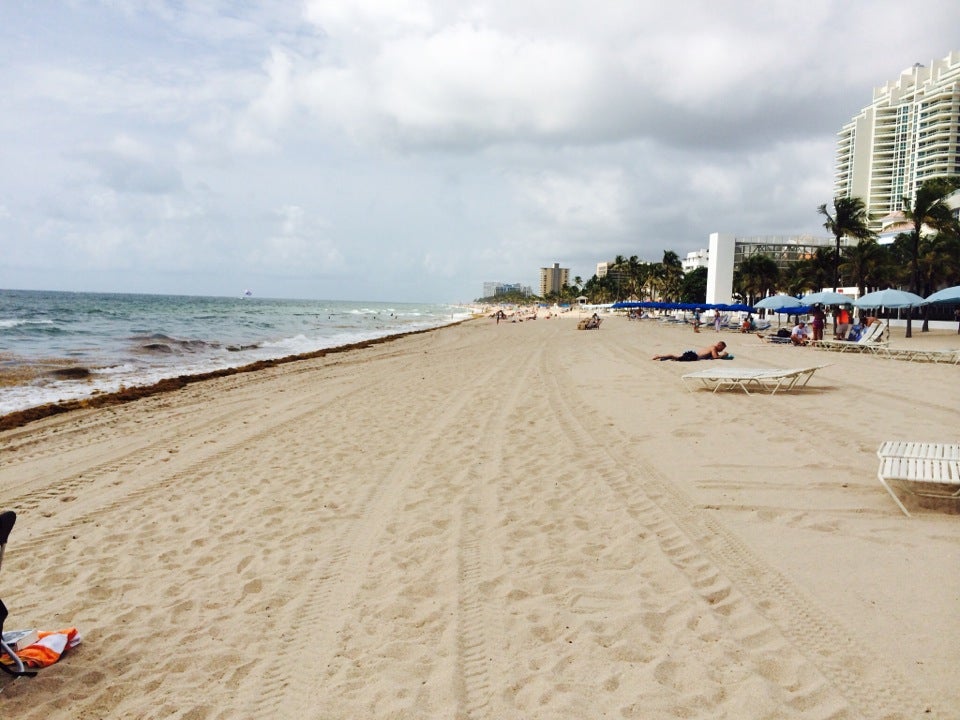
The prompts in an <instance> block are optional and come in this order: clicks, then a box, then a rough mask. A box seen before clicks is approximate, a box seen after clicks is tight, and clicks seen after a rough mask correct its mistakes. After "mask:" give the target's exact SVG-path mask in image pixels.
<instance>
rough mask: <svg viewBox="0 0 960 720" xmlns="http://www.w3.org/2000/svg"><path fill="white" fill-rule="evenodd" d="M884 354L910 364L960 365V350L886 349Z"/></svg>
mask: <svg viewBox="0 0 960 720" xmlns="http://www.w3.org/2000/svg"><path fill="white" fill-rule="evenodd" d="M883 354H884V355H885V356H887V357H891V358H896V359H897V360H909V361H910V362H932V363H941V362H942V363H952V364H953V365H960V350H930V349H921V348H907V347H902V348H890V347H888V348H885V349H884V350H883Z"/></svg>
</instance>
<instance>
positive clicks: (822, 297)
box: [800, 290, 853, 305]
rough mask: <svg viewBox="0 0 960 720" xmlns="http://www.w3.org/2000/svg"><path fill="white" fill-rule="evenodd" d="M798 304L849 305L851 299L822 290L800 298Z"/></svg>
mask: <svg viewBox="0 0 960 720" xmlns="http://www.w3.org/2000/svg"><path fill="white" fill-rule="evenodd" d="M800 302H802V303H803V304H804V305H850V304H851V303H852V302H853V298H852V297H847V296H846V295H842V294H841V293H838V292H833V291H832V290H824V291H823V292H815V293H810V294H809V295H804V296H803V297H802V298H800Z"/></svg>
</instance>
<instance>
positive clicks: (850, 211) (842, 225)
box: [817, 197, 876, 291]
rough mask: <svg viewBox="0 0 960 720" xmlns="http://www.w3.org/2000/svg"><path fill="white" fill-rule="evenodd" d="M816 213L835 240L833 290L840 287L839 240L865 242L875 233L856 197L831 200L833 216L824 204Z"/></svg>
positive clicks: (864, 207) (864, 208) (863, 206)
mask: <svg viewBox="0 0 960 720" xmlns="http://www.w3.org/2000/svg"><path fill="white" fill-rule="evenodd" d="M817 212H818V213H820V214H821V215H823V216H824V217H825V218H826V220H824V222H823V226H824V227H825V228H826V229H827V230H829V231H830V232H831V233H832V234H833V236H834V237H835V238H836V240H837V247H836V251H835V254H834V256H833V289H834V291H837V290H839V289H840V287H841V282H840V240H841V238H844V237H852V238H856V239H857V240H867V239H871V238H874V237H876V233H874V232H873V230H871V229H870V227H869V225H868V224H867V208H866V205H864V203H863V200H861V199H860V198H856V197H838V198H834V199H833V215H831V214H830V211H829V209H828V208H827V206H826V204H823V205H821V206H820V207H818V208H817Z"/></svg>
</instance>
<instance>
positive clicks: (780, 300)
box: [754, 295, 803, 311]
mask: <svg viewBox="0 0 960 720" xmlns="http://www.w3.org/2000/svg"><path fill="white" fill-rule="evenodd" d="M802 304H803V303H801V302H800V301H799V300H797V299H796V298H795V297H793V296H792V295H771V296H770V297H765V298H764V299H763V300H761V301H760V302H758V303H757V304H756V305H754V307H755V308H757V309H758V310H760V309H764V310H777V311H779V310H780V309H781V308H790V307H799V306H800V305H802Z"/></svg>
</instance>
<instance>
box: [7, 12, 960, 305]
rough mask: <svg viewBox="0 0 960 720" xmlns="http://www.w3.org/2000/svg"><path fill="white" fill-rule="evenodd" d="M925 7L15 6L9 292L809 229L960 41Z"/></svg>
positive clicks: (375, 270)
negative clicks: (39, 281) (851, 165)
mask: <svg viewBox="0 0 960 720" xmlns="http://www.w3.org/2000/svg"><path fill="white" fill-rule="evenodd" d="M909 14H910V16H911V17H923V18H936V19H937V20H936V22H925V23H916V24H913V23H908V22H904V23H900V24H899V25H898V26H897V28H896V40H895V41H891V39H890V38H891V37H892V36H891V35H890V20H889V18H890V17H903V9H902V4H900V3H896V4H895V3H894V2H893V1H892V0H875V1H874V2H870V3H867V2H865V1H864V0H857V1H856V2H841V0H810V2H807V3H803V4H798V3H796V2H794V0H789V1H788V0H770V1H769V2H763V3H760V2H749V1H747V0H742V1H736V0H728V1H724V2H717V1H716V0H712V1H708V0H689V1H688V2H683V3H666V4H665V3H661V2H653V1H652V0H642V1H640V2H635V3H625V2H613V1H606V2H599V3H597V2H586V1H585V0H553V1H551V2H547V1H546V0H525V1H524V2H516V0H471V1H470V2H468V3H462V2H453V1H452V0H378V2H367V1H365V0H308V1H307V2H301V1H300V0H288V1H283V2H278V3H270V4H266V5H262V4H256V3H252V4H251V3H241V2H233V1H232V0H211V2H207V3H186V4H185V3H179V2H173V1H172V0H169V1H168V0H149V1H148V2H141V3H135V4H123V3H120V4H117V3H68V4H64V5H63V6H61V7H59V8H58V11H57V12H50V11H49V8H45V6H44V5H43V4H39V5H33V4H29V3H27V4H24V3H20V4H10V3H7V4H2V5H0V48H2V50H0V53H2V55H3V59H4V62H3V63H0V92H2V93H3V97H4V103H5V112H4V113H2V114H0V133H3V136H4V140H5V142H4V163H3V164H2V166H0V220H2V221H3V224H4V232H5V234H7V233H13V235H15V236H16V237H18V238H20V239H21V242H19V243H17V246H16V247H14V248H13V249H12V250H10V251H7V249H6V248H5V257H4V260H5V263H4V265H3V266H2V267H0V286H2V285H13V284H16V278H18V277H20V276H21V275H22V273H23V272H25V271H27V270H29V271H30V273H31V277H45V278H48V280H47V284H48V286H49V287H51V288H58V287H59V288H69V287H70V286H71V285H70V284H71V282H73V281H74V279H75V277H76V272H75V271H74V269H75V268H77V267H83V268H86V269H89V270H91V271H92V270H94V269H95V268H97V267H101V268H121V267H122V268H123V273H124V277H126V278H129V279H130V280H129V282H130V283H131V284H132V285H135V283H136V282H138V281H139V282H142V283H143V286H144V287H145V288H146V287H149V288H150V289H151V290H154V291H162V290H164V289H166V290H167V291H170V292H209V291H210V290H211V288H212V287H215V286H216V282H217V281H218V279H220V278H226V279H224V280H223V282H227V281H228V280H229V279H230V277H229V276H241V277H247V276H249V275H250V274H254V273H258V272H262V273H269V275H270V277H269V278H267V277H264V278H263V279H262V285H261V281H257V283H256V284H257V292H258V294H259V295H267V294H271V293H272V294H280V295H283V294H287V293H288V292H294V290H292V289H291V288H294V287H296V288H305V287H310V286H311V285H310V283H308V282H304V283H303V284H300V285H297V284H296V283H294V282H293V281H292V280H291V279H292V278H301V279H302V278H305V277H307V276H308V275H309V274H310V273H314V274H322V275H323V276H324V277H325V279H326V280H328V281H329V283H328V284H327V285H326V286H328V287H339V288H345V289H347V290H346V292H349V293H350V295H349V296H348V297H358V298H365V299H371V298H373V299H375V298H377V297H382V298H384V299H397V300H400V299H407V298H409V299H451V298H462V297H467V296H470V295H473V294H477V293H478V292H479V290H480V283H481V282H482V281H483V280H484V279H498V280H502V281H507V282H513V281H517V282H524V283H526V284H531V285H533V284H535V281H536V273H537V269H538V268H539V267H541V266H543V265H545V264H548V263H552V262H554V261H562V262H564V263H565V264H569V265H570V266H571V269H572V270H573V273H574V274H579V275H583V276H588V275H590V274H592V272H593V269H594V267H595V264H596V262H597V261H598V260H603V259H609V258H610V257H612V256H613V255H615V254H624V255H633V254H637V255H640V256H641V257H645V258H648V259H655V258H658V257H660V256H661V255H662V252H663V250H664V249H665V248H669V249H673V250H676V251H677V252H678V253H680V254H683V253H684V252H686V251H687V250H691V249H695V248H697V247H700V246H702V245H703V244H704V243H705V242H706V237H707V235H708V233H709V232H711V231H713V230H724V231H730V232H736V233H744V234H772V233H782V232H819V231H820V230H821V228H820V222H819V218H818V216H817V215H816V212H815V208H816V206H817V205H818V204H819V203H821V202H825V201H827V200H829V198H830V196H831V194H832V175H833V155H834V142H835V133H836V132H837V130H838V129H839V127H840V125H841V124H843V123H844V122H846V121H847V120H848V119H849V118H850V117H851V115H852V114H853V113H855V112H856V111H858V110H859V109H860V108H861V107H863V106H864V105H866V104H867V103H868V102H869V101H870V99H871V96H872V89H873V87H875V86H879V85H882V84H883V83H885V82H887V81H889V80H893V79H895V78H896V77H897V75H898V74H899V72H900V71H901V70H902V69H904V68H906V67H908V66H910V65H912V64H913V63H914V62H923V63H926V62H929V61H930V60H931V59H934V58H939V57H942V56H944V55H945V54H946V53H947V52H949V51H950V50H956V49H958V48H957V46H956V32H955V28H956V25H957V21H958V20H960V10H958V9H957V8H956V7H955V3H951V2H948V1H947V0H918V3H915V4H914V5H913V6H911V9H910V13H909ZM158 268H159V269H161V270H165V271H169V272H168V274H167V275H166V276H165V277H168V278H180V280H179V282H181V283H182V285H171V286H170V287H168V288H163V287H158V286H157V285H156V284H153V283H155V278H156V276H157V269H158ZM398 278H403V279H402V280H401V279H398ZM410 278H415V279H416V280H415V282H414V281H412V280H410ZM170 282H174V283H175V282H177V281H176V280H170ZM193 283H197V284H198V285H197V286H195V285H193ZM270 283H274V285H273V287H272V288H271V287H269V285H270ZM234 285H236V282H235V281H231V282H230V287H229V290H230V292H234V291H235V290H236V288H235V287H234ZM464 287H466V288H467V290H466V291H464V289H463V288H464ZM102 289H106V290H109V289H111V288H109V287H104V288H102ZM393 293H397V294H402V295H403V296H402V297H394V296H393ZM411 293H416V294H417V295H411ZM420 293H422V294H420Z"/></svg>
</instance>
